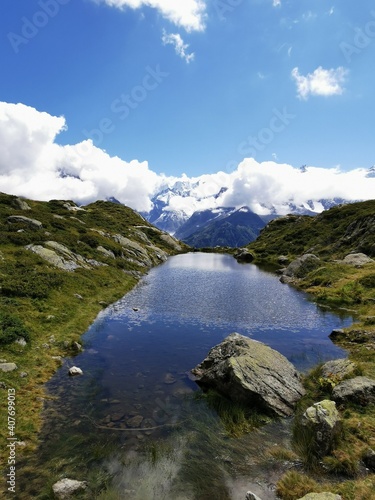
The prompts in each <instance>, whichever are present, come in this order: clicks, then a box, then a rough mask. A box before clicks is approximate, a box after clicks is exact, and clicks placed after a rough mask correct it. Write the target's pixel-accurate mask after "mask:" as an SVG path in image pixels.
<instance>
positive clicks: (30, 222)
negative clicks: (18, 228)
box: [7, 215, 43, 229]
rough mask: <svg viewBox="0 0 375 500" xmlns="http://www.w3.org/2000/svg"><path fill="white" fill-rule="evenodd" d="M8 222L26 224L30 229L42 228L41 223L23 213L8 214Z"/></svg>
mask: <svg viewBox="0 0 375 500" xmlns="http://www.w3.org/2000/svg"><path fill="white" fill-rule="evenodd" d="M7 221H8V223H9V224H17V223H22V224H26V225H27V226H28V227H30V228H32V229H42V227H43V224H42V223H41V222H40V221H39V220H36V219H29V217H24V216H23V215H10V216H9V217H8V218H7Z"/></svg>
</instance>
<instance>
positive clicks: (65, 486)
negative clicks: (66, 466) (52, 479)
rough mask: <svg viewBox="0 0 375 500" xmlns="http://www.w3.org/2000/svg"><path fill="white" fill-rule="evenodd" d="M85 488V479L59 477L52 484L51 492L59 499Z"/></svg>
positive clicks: (65, 498)
mask: <svg viewBox="0 0 375 500" xmlns="http://www.w3.org/2000/svg"><path fill="white" fill-rule="evenodd" d="M86 488H87V483H86V481H76V480H75V479H68V478H64V479H61V480H60V481H58V482H57V483H55V484H54V485H53V486H52V490H53V494H54V496H55V498H57V499H59V500H67V499H69V498H72V497H73V495H75V493H78V492H79V491H83V490H85V489H86Z"/></svg>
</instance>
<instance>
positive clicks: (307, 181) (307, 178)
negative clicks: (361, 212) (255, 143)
mask: <svg viewBox="0 0 375 500" xmlns="http://www.w3.org/2000/svg"><path fill="white" fill-rule="evenodd" d="M366 174H367V171H366V169H362V168H358V169H355V170H351V171H348V172H342V171H341V170H340V169H339V168H330V169H326V168H319V167H313V166H311V167H307V168H305V169H299V168H295V167H293V166H291V165H287V164H279V163H275V162H273V161H268V162H263V163H258V162H257V161H256V160H254V159H253V158H246V159H244V160H243V161H242V162H241V163H240V165H239V166H238V168H237V170H236V171H235V172H233V173H232V174H231V180H230V184H229V186H228V190H227V191H226V192H225V193H224V194H223V195H222V197H221V200H220V202H221V203H222V204H223V206H236V207H240V206H243V205H247V206H249V207H250V208H251V209H252V210H253V211H254V212H256V213H258V214H266V213H267V212H268V208H269V207H270V206H271V205H272V206H273V207H274V208H276V210H277V212H278V213H280V214H283V213H287V212H288V206H287V205H286V203H288V202H290V203H294V204H296V205H304V204H306V203H307V202H308V201H310V200H312V201H318V200H321V199H332V198H342V199H344V200H348V201H355V200H358V201H359V200H368V199H372V198H373V197H374V193H375V178H369V177H366ZM306 206H307V205H306ZM317 207H318V205H317Z"/></svg>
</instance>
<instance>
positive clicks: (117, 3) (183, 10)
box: [96, 0, 206, 31]
mask: <svg viewBox="0 0 375 500" xmlns="http://www.w3.org/2000/svg"><path fill="white" fill-rule="evenodd" d="M96 1H97V2H98V1H99V2H100V1H101V2H105V3H106V4H107V5H109V6H111V7H117V8H119V9H125V8H130V9H139V8H141V7H151V8H154V9H156V10H158V11H159V12H160V14H161V15H162V16H163V17H164V18H166V19H168V20H169V21H171V22H172V23H174V24H176V25H177V26H181V27H183V28H185V30H186V31H203V30H204V29H205V19H206V1H205V0H96Z"/></svg>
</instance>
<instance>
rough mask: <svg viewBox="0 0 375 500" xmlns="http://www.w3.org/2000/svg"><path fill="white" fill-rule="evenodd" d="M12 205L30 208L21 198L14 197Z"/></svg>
mask: <svg viewBox="0 0 375 500" xmlns="http://www.w3.org/2000/svg"><path fill="white" fill-rule="evenodd" d="M13 206H14V207H15V208H18V209H19V210H31V208H30V207H29V205H28V204H27V203H26V201H25V200H22V199H21V198H16V199H14V200H13Z"/></svg>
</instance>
